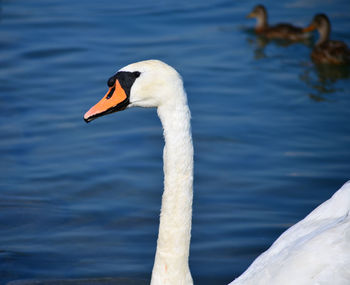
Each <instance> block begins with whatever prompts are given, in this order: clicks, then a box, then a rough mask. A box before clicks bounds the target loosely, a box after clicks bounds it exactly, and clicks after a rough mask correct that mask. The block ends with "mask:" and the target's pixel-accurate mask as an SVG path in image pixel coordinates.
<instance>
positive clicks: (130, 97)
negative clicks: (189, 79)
mask: <svg viewBox="0 0 350 285" xmlns="http://www.w3.org/2000/svg"><path fill="white" fill-rule="evenodd" d="M107 84H108V86H109V90H108V91H107V93H106V95H105V96H104V97H103V98H102V99H101V100H100V101H99V102H98V103H97V104H96V105H94V106H93V107H92V108H91V109H90V110H89V111H87V112H86V113H85V115H84V120H85V121H86V122H90V121H92V120H94V119H96V118H98V117H101V116H103V115H106V114H110V113H113V112H117V111H121V110H124V109H127V108H131V107H136V106H138V107H156V108H157V113H158V116H159V118H160V120H161V123H162V126H163V131H164V139H165V146H164V150H163V163H164V167H163V171H164V192H163V197H162V206H161V214H160V224H159V233H158V240H157V249H156V253H155V260H154V266H153V271H152V278H151V285H191V284H193V280H192V276H191V273H190V269H189V265H188V257H189V247H190V238H191V220H192V196H193V144H192V135H191V125H190V117H191V116H190V110H189V107H188V105H187V95H186V92H185V90H184V87H183V82H182V79H181V76H180V75H179V73H177V71H176V70H175V69H174V68H172V67H171V66H169V65H167V64H166V63H163V62H161V61H159V60H147V61H141V62H137V63H133V64H130V65H127V66H126V67H123V68H122V69H120V70H119V71H117V73H116V74H115V75H113V76H112V77H111V78H109V80H108V82H107ZM349 211H350V182H348V183H346V184H345V185H344V186H343V187H342V188H341V189H340V190H338V191H337V192H336V193H335V194H334V195H333V197H332V198H331V199H329V200H328V201H326V202H324V203H323V204H322V205H320V206H319V207H318V208H316V209H315V210H314V211H313V212H311V213H310V214H309V215H308V216H307V217H306V218H305V219H304V220H302V221H300V222H299V223H297V224H296V225H294V226H293V227H291V228H290V229H289V230H287V231H286V232H285V233H283V234H282V235H281V236H280V237H279V238H278V239H277V241H276V242H275V243H274V244H273V245H272V246H271V248H270V249H268V250H267V251H266V252H265V253H263V254H262V255H261V256H260V257H258V258H257V259H256V260H255V261H254V262H253V263H252V265H251V266H250V267H249V268H248V269H247V270H246V271H245V272H244V273H243V274H242V275H241V276H240V277H239V278H237V279H236V280H234V281H233V282H231V283H230V284H231V285H240V284H246V285H247V284H254V285H259V284H264V285H265V284H266V285H267V284H269V285H274V284H276V285H277V284H278V285H281V284H298V285H303V284H308V285H309V284H336V285H340V284H350V216H349Z"/></svg>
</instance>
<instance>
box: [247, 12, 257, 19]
mask: <svg viewBox="0 0 350 285" xmlns="http://www.w3.org/2000/svg"><path fill="white" fill-rule="evenodd" d="M245 17H246V18H255V13H254V12H250V13H249V14H248V15H247V16H245Z"/></svg>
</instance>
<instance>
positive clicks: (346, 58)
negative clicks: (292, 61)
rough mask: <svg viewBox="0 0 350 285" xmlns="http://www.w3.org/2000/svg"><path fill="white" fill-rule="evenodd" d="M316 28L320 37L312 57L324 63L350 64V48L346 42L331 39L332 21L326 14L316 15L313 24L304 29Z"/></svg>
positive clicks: (316, 61)
mask: <svg viewBox="0 0 350 285" xmlns="http://www.w3.org/2000/svg"><path fill="white" fill-rule="evenodd" d="M315 29H317V30H318V33H319V35H320V37H319V39H318V41H317V42H316V44H315V46H314V48H313V50H312V52H311V59H312V60H313V61H314V62H315V63H322V64H337V65H340V64H349V63H350V49H349V48H348V46H347V45H346V44H345V43H344V42H341V41H332V40H330V39H329V37H330V33H331V23H330V21H329V19H328V17H327V16H326V15H324V14H318V15H316V16H315V17H314V19H313V21H312V23H311V25H310V26H309V27H308V28H306V29H304V30H305V31H312V30H315Z"/></svg>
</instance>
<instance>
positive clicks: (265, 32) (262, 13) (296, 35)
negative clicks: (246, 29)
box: [247, 4, 310, 41]
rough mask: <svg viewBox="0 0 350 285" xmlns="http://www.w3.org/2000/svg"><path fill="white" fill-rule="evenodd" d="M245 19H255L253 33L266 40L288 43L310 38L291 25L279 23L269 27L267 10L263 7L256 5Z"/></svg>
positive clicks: (301, 29) (301, 30) (307, 34)
mask: <svg viewBox="0 0 350 285" xmlns="http://www.w3.org/2000/svg"><path fill="white" fill-rule="evenodd" d="M247 18H256V20H257V22H256V26H255V32H256V34H258V35H261V36H264V37H266V38H268V39H281V40H288V41H303V40H306V39H308V38H309V37H310V34H309V33H307V32H305V31H304V30H303V28H300V27H295V26H293V25H291V24H285V23H281V24H278V25H275V26H269V24H268V17H267V10H266V8H265V6H263V5H260V4H259V5H256V6H255V7H254V8H253V10H252V11H251V12H250V13H249V14H248V15H247Z"/></svg>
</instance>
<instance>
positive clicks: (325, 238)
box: [231, 181, 350, 285]
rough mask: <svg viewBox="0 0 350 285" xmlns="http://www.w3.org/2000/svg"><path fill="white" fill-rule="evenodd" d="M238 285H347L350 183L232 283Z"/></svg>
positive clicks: (349, 245) (283, 237)
mask: <svg viewBox="0 0 350 285" xmlns="http://www.w3.org/2000/svg"><path fill="white" fill-rule="evenodd" d="M241 284H245V285H247V284H254V285H258V284H261V285H262V284H264V285H265V284H269V285H280V284H284V285H285V284H298V285H304V284H305V285H309V284H320V285H321V284H322V285H323V284H325V285H326V284H333V285H340V284H344V285H345V284H347V285H348V284H350V181H349V182H347V183H346V184H345V185H344V186H343V187H342V188H341V189H339V190H338V191H337V192H336V193H335V194H334V195H333V196H332V197H331V198H330V199H329V200H327V201H326V202H324V203H323V204H321V205H320V206H318V207H317V208H316V209H315V210H313V211H312V212H311V213H310V214H309V215H308V216H306V217H305V218H304V219H303V220H301V221H300V222H299V223H297V224H295V225H294V226H293V227H291V228H289V229H288V230H287V231H285V232H284V233H283V234H282V235H281V236H280V237H279V238H278V239H277V240H276V241H275V242H274V243H273V245H272V246H271V247H270V248H269V249H268V250H267V251H266V252H264V253H263V254H262V255H260V256H259V257H258V258H257V259H256V260H255V261H254V262H253V263H252V265H251V266H250V267H249V268H248V269H247V270H246V271H245V272H244V273H243V274H242V275H241V276H240V277H239V278H238V279H236V280H235V281H233V282H232V283H231V285H241Z"/></svg>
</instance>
